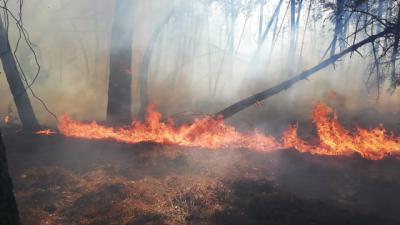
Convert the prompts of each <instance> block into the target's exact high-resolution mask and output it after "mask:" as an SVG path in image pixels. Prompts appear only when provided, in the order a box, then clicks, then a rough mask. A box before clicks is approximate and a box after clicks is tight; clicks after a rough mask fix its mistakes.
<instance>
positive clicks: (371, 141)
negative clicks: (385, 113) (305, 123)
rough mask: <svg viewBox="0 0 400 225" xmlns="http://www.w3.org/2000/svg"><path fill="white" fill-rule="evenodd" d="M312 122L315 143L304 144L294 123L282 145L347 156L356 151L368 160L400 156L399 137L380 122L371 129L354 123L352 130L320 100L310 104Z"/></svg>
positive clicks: (318, 152)
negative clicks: (344, 125) (356, 125)
mask: <svg viewBox="0 0 400 225" xmlns="http://www.w3.org/2000/svg"><path fill="white" fill-rule="evenodd" d="M313 122H314V123H315V125H316V128H317V135H318V139H319V144H317V145H311V144H307V143H306V142H305V141H303V140H302V139H300V138H299V137H298V136H297V126H292V127H290V128H289V129H288V130H287V131H286V132H285V133H284V135H283V146H284V147H286V148H295V149H297V150H298V151H300V152H309V153H311V154H319V155H333V156H335V155H340V156H349V155H352V154H354V153H358V154H360V155H361V156H362V157H363V158H367V159H372V160H379V159H383V158H385V157H387V156H394V157H399V156H400V137H395V136H394V135H393V134H392V133H389V132H387V131H386V130H385V129H384V128H383V127H382V126H380V127H377V128H374V129H372V130H366V129H363V128H360V127H356V128H355V132H354V133H353V134H352V133H351V132H350V131H348V130H346V129H345V128H344V127H343V126H342V125H340V123H339V121H338V118H337V114H336V112H335V111H334V110H332V109H331V108H329V107H328V106H326V105H325V104H323V103H318V104H317V105H316V106H315V107H314V111H313Z"/></svg>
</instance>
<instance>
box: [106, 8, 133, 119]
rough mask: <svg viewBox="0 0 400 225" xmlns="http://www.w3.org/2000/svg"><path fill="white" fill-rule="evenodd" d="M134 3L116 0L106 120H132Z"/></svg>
mask: <svg viewBox="0 0 400 225" xmlns="http://www.w3.org/2000/svg"><path fill="white" fill-rule="evenodd" d="M133 2H134V1H133V0H117V1H116V2H115V9H114V21H113V25H112V33H111V46H110V78H109V84H108V85H109V86H108V105H107V120H108V121H110V122H113V123H118V124H123V123H129V122H130V120H131V82H132V72H131V71H132V70H131V66H132V65H131V64H132V62H131V60H132V39H133V27H132V19H133V16H132V14H133V12H132V11H133Z"/></svg>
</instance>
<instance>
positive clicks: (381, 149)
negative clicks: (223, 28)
mask: <svg viewBox="0 0 400 225" xmlns="http://www.w3.org/2000/svg"><path fill="white" fill-rule="evenodd" d="M161 118H162V116H161V114H160V113H159V112H157V111H155V110H154V107H153V106H151V107H149V108H148V109H147V117H146V120H145V122H144V123H142V122H139V121H135V122H133V123H132V125H131V126H129V127H127V128H123V127H119V128H114V127H107V126H103V125H100V124H98V123H96V122H91V123H81V122H77V121H74V120H72V119H71V118H70V117H68V116H66V115H63V116H61V118H60V120H59V124H58V130H59V132H60V133H61V134H62V135H65V136H68V137H75V138H84V139H94V140H106V139H109V140H115V141H118V142H123V143H128V144H135V143H139V142H154V143H159V144H172V145H179V146H185V147H201V148H207V149H221V148H246V149H252V150H256V151H264V152H267V151H273V150H276V149H282V148H293V149H296V150H297V151H299V152H303V153H311V154H316V155H329V156H351V155H352V154H354V153H358V154H359V155H360V156H362V157H363V158H366V159H371V160H379V159H383V158H385V157H387V156H394V157H400V137H394V135H393V134H391V133H388V132H387V131H386V130H385V129H384V128H383V127H382V126H380V127H377V128H375V129H372V130H366V129H362V128H359V127H356V129H355V132H354V133H351V132H350V131H348V130H346V129H345V128H344V127H343V126H342V125H340V123H339V121H338V118H337V114H336V112H335V111H334V110H332V109H331V108H330V107H328V106H326V105H325V104H323V103H318V104H316V106H315V107H314V110H313V122H314V123H315V125H316V128H317V135H318V138H317V140H318V141H316V142H313V144H311V143H307V142H306V141H304V140H302V139H301V138H299V137H298V135H297V126H290V127H289V129H288V130H286V131H285V132H284V134H283V138H282V143H280V142H279V141H277V140H276V139H275V138H274V137H272V136H268V135H264V134H262V133H260V132H259V131H257V130H255V131H254V132H252V133H247V134H245V133H241V132H238V131H237V130H236V129H235V128H234V127H233V126H230V125H227V124H225V123H224V121H223V119H222V118H217V119H216V118H212V117H210V116H207V117H204V118H200V119H196V120H194V122H193V123H191V124H183V125H181V126H176V125H175V124H174V122H173V121H172V120H168V122H163V121H161ZM41 134H44V135H51V134H54V132H52V131H50V130H46V131H41Z"/></svg>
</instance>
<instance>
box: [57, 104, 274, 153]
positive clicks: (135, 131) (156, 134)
mask: <svg viewBox="0 0 400 225" xmlns="http://www.w3.org/2000/svg"><path fill="white" fill-rule="evenodd" d="M58 129H59V131H60V133H61V134H63V135H65V136H69V137H76V138H85V139H98V140H103V139H111V140H116V141H119V142H123V143H129V144H135V143H140V142H154V143H159V144H173V145H179V146H185V147H202V148H208V149H220V148H248V149H254V150H257V151H271V150H274V149H277V148H280V144H279V142H278V141H276V139H275V138H274V137H272V136H266V135H262V134H261V133H259V132H257V131H254V132H253V133H250V134H243V133H240V132H238V131H237V130H236V129H235V128H234V127H233V126H229V125H226V124H225V123H224V121H223V119H222V118H221V119H215V118H212V117H210V116H207V117H204V118H201V119H196V120H195V121H194V122H193V123H191V124H184V125H181V126H175V125H174V122H173V121H172V120H169V121H168V122H162V121H161V114H160V113H159V112H157V111H155V110H154V107H149V108H148V110H147V117H146V121H145V122H144V123H142V122H138V121H135V122H133V123H132V125H131V126H130V127H129V128H113V127H106V126H102V125H99V124H98V123H96V122H92V123H80V122H76V121H74V120H72V119H71V118H69V117H68V116H65V115H64V116H62V117H61V118H60V121H59V124H58Z"/></svg>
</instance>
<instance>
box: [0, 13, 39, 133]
mask: <svg viewBox="0 0 400 225" xmlns="http://www.w3.org/2000/svg"><path fill="white" fill-rule="evenodd" d="M0 58H1V62H2V65H3V70H4V72H5V75H6V78H7V82H8V85H9V86H10V90H11V93H12V95H13V98H14V102H15V106H16V107H17V111H18V115H19V118H20V120H21V123H22V126H23V127H24V129H26V130H30V131H32V130H38V129H40V126H39V123H38V121H37V119H36V116H35V113H34V111H33V108H32V104H31V101H30V100H29V97H28V93H27V92H26V89H25V86H24V84H23V82H22V80H21V77H20V74H19V71H18V68H17V65H16V63H15V59H14V56H13V53H12V51H11V47H10V43H9V41H8V36H7V33H6V31H5V29H4V25H3V21H2V19H1V18H0Z"/></svg>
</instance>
